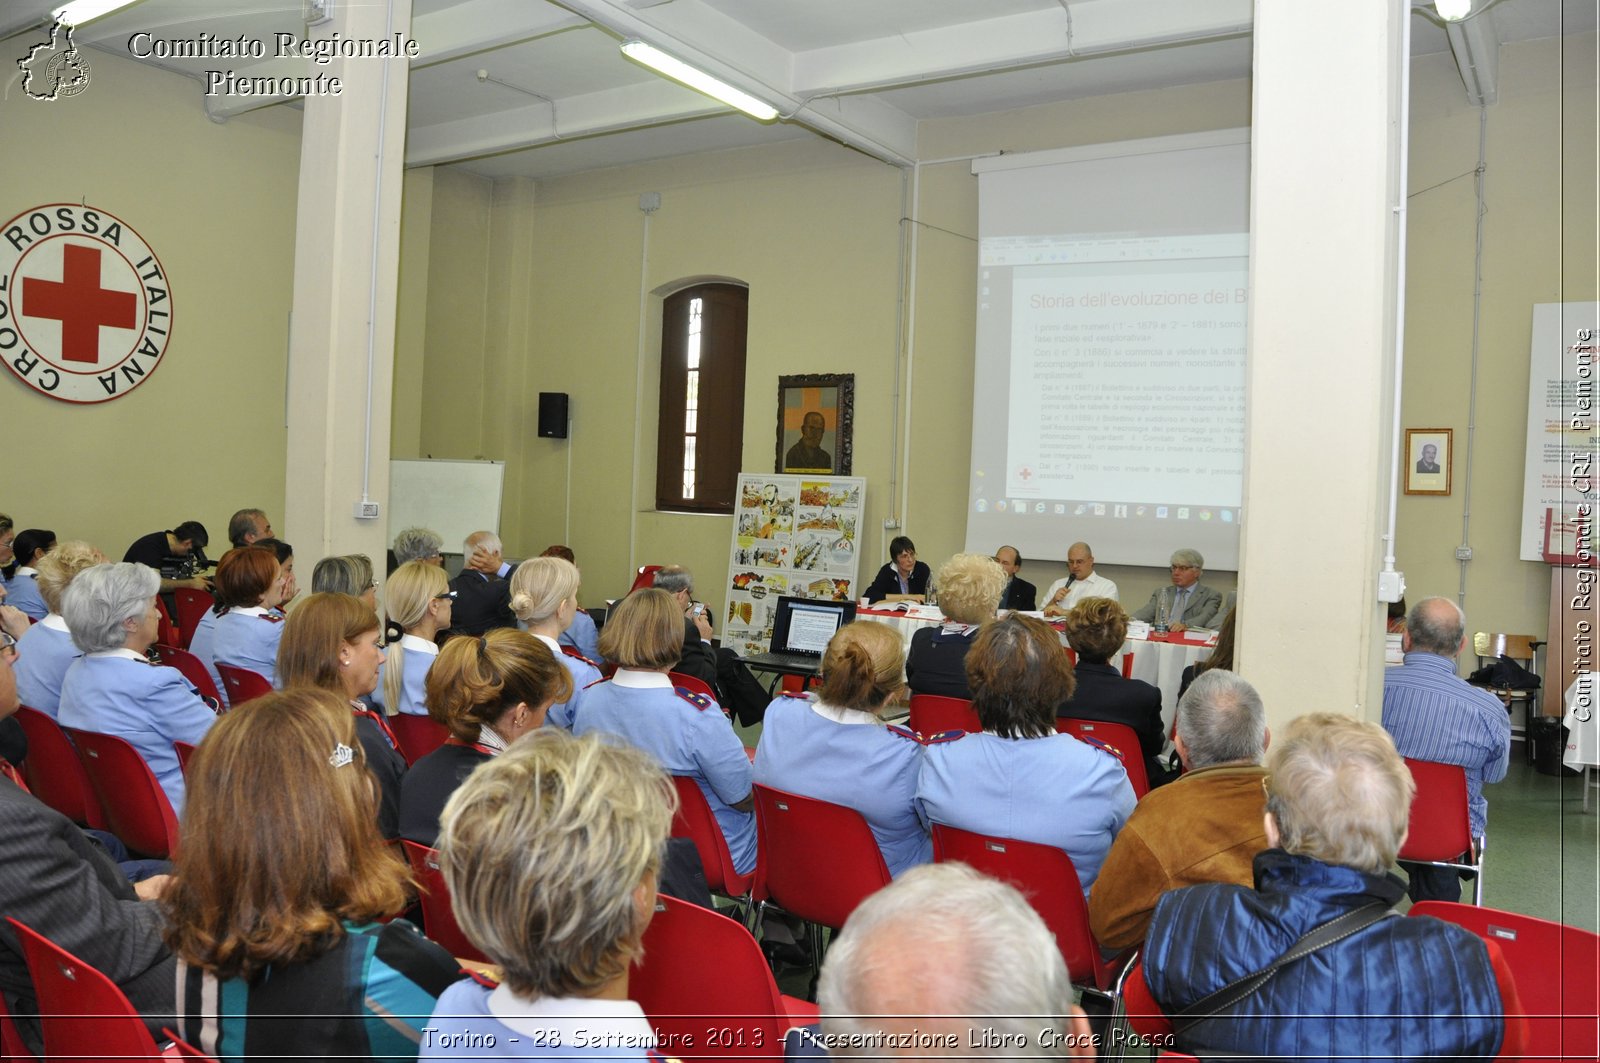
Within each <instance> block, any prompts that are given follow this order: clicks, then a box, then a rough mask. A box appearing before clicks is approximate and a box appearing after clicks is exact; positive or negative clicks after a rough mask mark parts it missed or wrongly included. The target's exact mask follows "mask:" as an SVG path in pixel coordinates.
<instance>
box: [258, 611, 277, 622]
mask: <svg viewBox="0 0 1600 1063" xmlns="http://www.w3.org/2000/svg"><path fill="white" fill-rule="evenodd" d="M256 619H257V620H265V621H266V622H267V623H269V624H281V623H283V614H282V613H271V612H268V613H257V614H256Z"/></svg>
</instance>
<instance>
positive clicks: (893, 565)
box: [861, 535, 928, 602]
mask: <svg viewBox="0 0 1600 1063" xmlns="http://www.w3.org/2000/svg"><path fill="white" fill-rule="evenodd" d="M889 558H890V560H889V563H888V564H886V565H884V566H883V567H882V568H880V569H879V570H878V574H877V575H876V576H875V577H873V580H872V583H871V584H869V585H868V587H867V589H866V591H865V592H864V593H863V594H862V595H861V597H863V598H865V599H866V600H867V601H868V602H881V601H883V600H884V599H885V598H887V597H889V596H890V595H891V594H893V595H897V596H899V597H902V598H906V597H915V598H917V599H918V600H919V601H920V600H921V599H923V598H925V597H926V596H927V594H928V566H927V565H926V564H924V563H923V562H921V561H918V560H917V545H916V543H913V542H912V541H911V540H910V539H909V538H908V537H906V536H904V535H896V536H895V537H894V538H893V539H890V540H889Z"/></svg>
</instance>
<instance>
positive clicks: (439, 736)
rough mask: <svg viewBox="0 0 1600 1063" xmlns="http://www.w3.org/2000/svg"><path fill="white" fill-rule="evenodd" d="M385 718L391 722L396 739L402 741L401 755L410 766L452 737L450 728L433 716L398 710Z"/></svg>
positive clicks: (390, 725)
mask: <svg viewBox="0 0 1600 1063" xmlns="http://www.w3.org/2000/svg"><path fill="white" fill-rule="evenodd" d="M384 719H385V720H387V721H388V722H389V730H391V731H393V732H394V739H395V741H396V742H399V743H400V755H401V756H402V757H405V758H406V765H407V766H408V767H409V766H410V765H412V764H415V763H416V762H417V761H419V760H421V759H422V758H423V757H425V756H427V755H428V754H429V753H432V752H433V751H434V750H435V749H438V748H439V747H440V746H442V745H444V740H445V739H446V738H449V737H450V729H449V728H448V727H446V726H445V725H444V724H442V723H439V722H438V721H437V720H435V719H434V718H433V717H432V716H419V715H416V714H413V713H409V712H397V713H395V714H394V715H393V716H385V717H384Z"/></svg>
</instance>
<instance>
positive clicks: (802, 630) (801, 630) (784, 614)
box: [772, 598, 856, 657]
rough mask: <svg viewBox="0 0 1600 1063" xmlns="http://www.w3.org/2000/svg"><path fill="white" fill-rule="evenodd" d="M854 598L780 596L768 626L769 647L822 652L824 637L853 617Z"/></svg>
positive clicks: (826, 639)
mask: <svg viewBox="0 0 1600 1063" xmlns="http://www.w3.org/2000/svg"><path fill="white" fill-rule="evenodd" d="M855 611H856V610H855V603H854V602H823V601H813V600H811V599H808V598H780V599H779V600H778V615H777V616H776V617H775V618H774V622H773V629H772V648H773V650H775V651H777V652H779V653H805V654H812V655H815V656H818V657H820V656H822V653H823V651H824V650H826V649H827V648H828V640H830V639H832V638H833V633H834V632H835V631H838V630H839V628H840V627H841V626H843V625H844V624H848V623H849V622H850V621H851V620H853V619H854V618H855Z"/></svg>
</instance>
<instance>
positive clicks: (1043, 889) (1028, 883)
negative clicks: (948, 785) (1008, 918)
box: [933, 823, 1118, 997]
mask: <svg viewBox="0 0 1600 1063" xmlns="http://www.w3.org/2000/svg"><path fill="white" fill-rule="evenodd" d="M933 858H934V859H935V860H938V861H940V862H945V861H959V862H961V863H963V864H966V865H967V866H968V867H971V868H973V869H974V870H977V871H982V872H983V873H984V874H986V875H992V876H993V877H995V878H997V879H1000V880H1001V881H1002V882H1009V883H1010V884H1011V885H1013V886H1015V887H1016V888H1017V889H1018V890H1019V891H1020V892H1021V893H1022V895H1023V896H1024V897H1026V898H1028V903H1029V904H1031V905H1033V909H1034V911H1036V912H1038V913H1039V917H1040V918H1041V919H1043V920H1044V923H1045V926H1047V927H1049V928H1050V932H1051V933H1052V934H1054V935H1055V938H1056V947H1057V948H1059V949H1060V950H1061V958H1062V959H1063V960H1065V961H1066V964H1067V976H1068V977H1069V978H1071V979H1072V981H1073V983H1074V984H1076V985H1079V986H1084V987H1086V988H1089V989H1092V990H1095V991H1096V992H1098V993H1100V994H1101V995H1102V996H1106V997H1114V996H1115V995H1116V993H1115V991H1114V988H1113V987H1114V985H1115V981H1116V975H1117V966H1118V965H1117V964H1114V963H1108V962H1107V961H1106V960H1105V959H1103V958H1102V956H1101V952H1100V946H1099V945H1098V944H1097V943H1096V942H1095V940H1094V934H1093V933H1092V932H1091V931H1090V930H1089V905H1088V904H1087V902H1085V901H1084V899H1083V889H1082V888H1081V887H1080V886H1079V884H1078V871H1077V869H1076V868H1074V867H1073V866H1072V857H1070V856H1068V855H1067V854H1066V853H1065V852H1063V851H1062V850H1060V849H1057V848H1056V847H1055V846H1053V845H1040V844H1039V843H1038V842H1025V841H1018V840H1017V839H1015V838H997V837H993V836H991V835H988V834H974V833H973V832H972V831H966V830H960V829H958V828H956V827H950V826H946V825H945V824H943V823H935V824H934V825H933Z"/></svg>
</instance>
